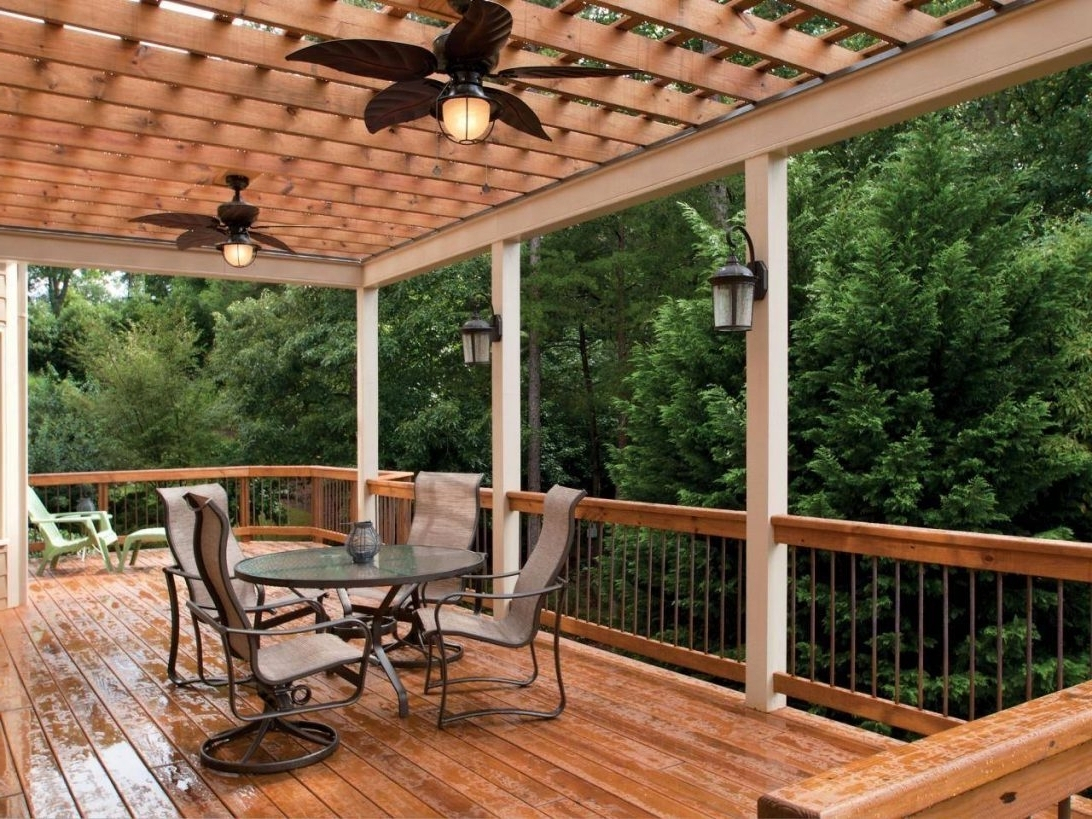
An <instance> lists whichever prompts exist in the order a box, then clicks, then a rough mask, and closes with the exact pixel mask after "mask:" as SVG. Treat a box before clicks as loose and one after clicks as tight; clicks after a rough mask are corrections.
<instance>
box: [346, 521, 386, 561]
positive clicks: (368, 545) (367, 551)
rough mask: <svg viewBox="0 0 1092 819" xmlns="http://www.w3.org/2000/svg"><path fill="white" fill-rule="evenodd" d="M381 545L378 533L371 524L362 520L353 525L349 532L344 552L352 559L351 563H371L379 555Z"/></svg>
mask: <svg viewBox="0 0 1092 819" xmlns="http://www.w3.org/2000/svg"><path fill="white" fill-rule="evenodd" d="M381 545H382V541H381V540H380V539H379V532H377V531H376V529H375V526H373V525H372V522H371V521H370V520H362V521H358V522H357V523H354V524H353V528H352V531H350V532H349V537H348V538H347V539H346V541H345V550H346V551H347V552H348V553H349V557H351V558H352V559H353V563H372V562H373V561H374V560H375V556H376V555H377V554H379V547H380V546H381Z"/></svg>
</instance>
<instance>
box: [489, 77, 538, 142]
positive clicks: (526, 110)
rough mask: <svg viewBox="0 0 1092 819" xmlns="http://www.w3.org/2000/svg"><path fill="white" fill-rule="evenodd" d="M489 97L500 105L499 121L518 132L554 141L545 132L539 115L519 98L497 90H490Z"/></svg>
mask: <svg viewBox="0 0 1092 819" xmlns="http://www.w3.org/2000/svg"><path fill="white" fill-rule="evenodd" d="M489 96H490V97H491V98H492V99H494V100H496V102H497V103H498V104H499V105H500V114H499V115H498V116H497V119H499V120H500V121H501V122H503V123H504V124H505V125H510V126H512V127H513V128H515V129H516V130H517V131H523V133H525V134H530V135H531V136H533V137H538V138H539V139H545V140H547V141H552V140H550V136H549V134H547V133H546V131H544V130H543V128H542V123H541V122H540V121H539V118H538V115H536V114H535V112H534V111H532V110H531V106H529V105H528V104H527V103H525V102H524V101H523V100H521V99H520V98H519V97H517V96H515V95H514V94H509V93H508V92H507V91H499V90H497V89H496V88H490V89H489Z"/></svg>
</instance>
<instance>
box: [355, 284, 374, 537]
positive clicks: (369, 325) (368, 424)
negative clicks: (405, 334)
mask: <svg viewBox="0 0 1092 819" xmlns="http://www.w3.org/2000/svg"><path fill="white" fill-rule="evenodd" d="M356 462H357V476H356V508H357V514H358V516H359V517H358V519H359V520H376V508H375V496H374V495H372V494H371V493H369V492H368V478H377V477H379V289H378V288H375V287H359V288H357V291H356Z"/></svg>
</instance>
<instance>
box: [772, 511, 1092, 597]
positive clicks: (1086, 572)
mask: <svg viewBox="0 0 1092 819" xmlns="http://www.w3.org/2000/svg"><path fill="white" fill-rule="evenodd" d="M772 523H773V528H774V537H775V538H776V539H777V541H778V542H779V543H791V544H793V545H795V546H806V547H809V548H814V549H826V550H828V551H832V552H851V553H854V554H861V555H875V556H878V557H890V558H896V559H899V560H911V561H917V562H920V563H936V564H939V565H944V566H953V567H960V568H965V569H977V570H980V571H994V572H1013V573H1017V574H1025V575H1031V576H1035V577H1051V578H1057V579H1060V580H1078V581H1082V582H1092V543H1075V542H1072V541H1065V540H1047V539H1045V538H1034V537H1011V536H1008V535H986V534H977V533H975V532H956V531H951V530H946V529H924V528H919V527H914V526H892V525H888V524H882V523H861V522H859V521H844V520H827V519H825V518H809V517H799V516H796V515H775V516H774V517H773V518H772Z"/></svg>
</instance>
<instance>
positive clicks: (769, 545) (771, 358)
mask: <svg viewBox="0 0 1092 819" xmlns="http://www.w3.org/2000/svg"><path fill="white" fill-rule="evenodd" d="M787 164H788V163H787V161H786V159H785V158H783V157H774V156H771V155H768V154H764V155H761V156H756V157H753V158H751V159H748V160H747V162H746V194H745V195H746V202H747V231H748V232H749V233H750V235H751V238H752V239H753V240H754V245H755V255H756V257H757V258H758V259H761V260H762V261H765V262H766V264H767V265H768V266H769V291H768V292H767V294H766V298H765V300H763V301H756V302H755V310H754V324H753V327H752V329H751V331H750V332H749V333H748V334H747V584H746V589H747V592H746V598H747V637H746V639H747V675H746V698H745V699H746V704H747V705H748V706H749V707H751V708H755V709H758V710H761V711H770V710H772V709H774V708H779V707H781V706H783V705H784V704H785V697H784V696H783V695H780V694H775V693H774V690H773V675H774V673H775V672H778V671H784V670H785V664H786V650H787V640H788V637H787V633H786V632H787V625H788V622H787V621H788V618H787V613H786V604H787V591H786V588H787V582H788V575H787V571H788V559H787V555H788V548H787V547H786V546H785V545H784V544H781V543H776V542H775V541H774V539H773V527H772V526H771V525H770V517H771V516H772V515H779V514H784V513H785V511H786V510H787V508H788V468H789V464H788V435H789V432H788V426H789V425H788V401H789V326H788V325H789V306H788V305H789V282H788V226H787V225H788V196H787V184H786V179H787V167H786V166H787ZM748 261H749V260H748Z"/></svg>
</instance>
